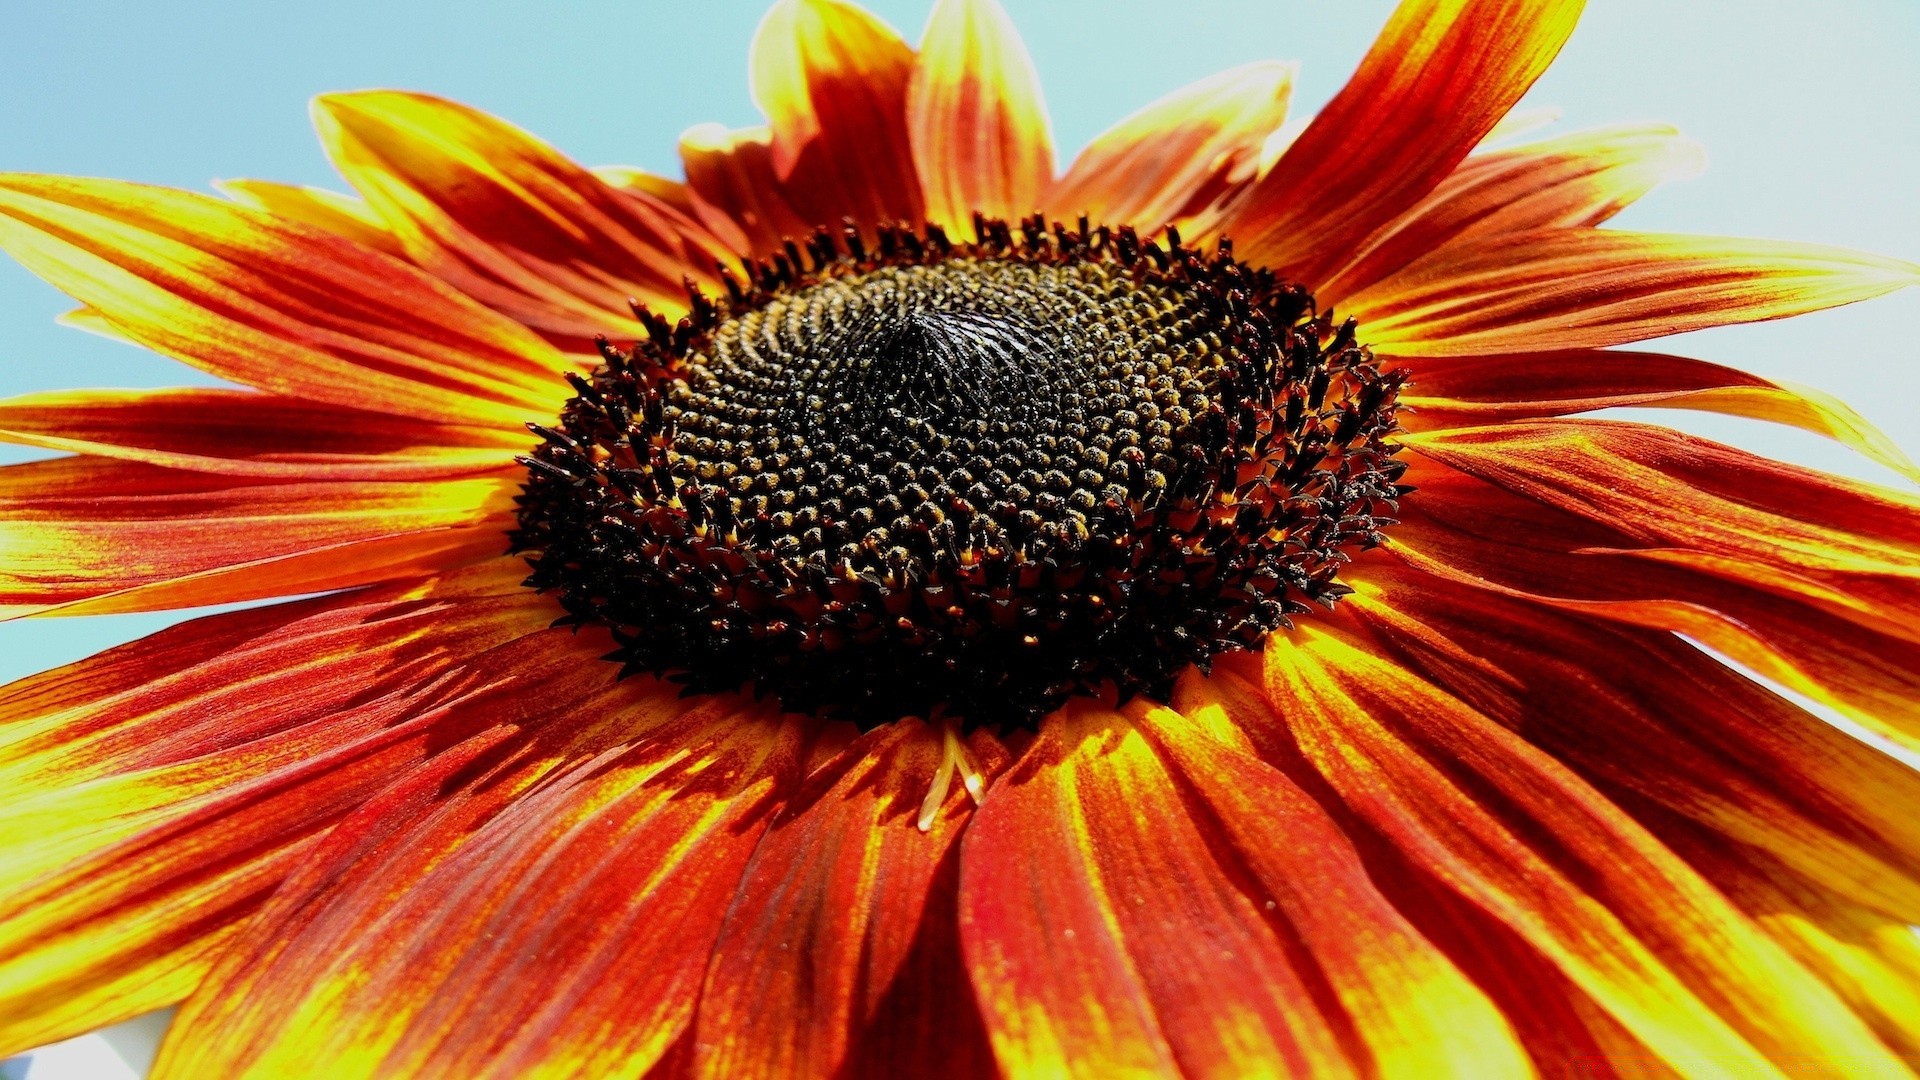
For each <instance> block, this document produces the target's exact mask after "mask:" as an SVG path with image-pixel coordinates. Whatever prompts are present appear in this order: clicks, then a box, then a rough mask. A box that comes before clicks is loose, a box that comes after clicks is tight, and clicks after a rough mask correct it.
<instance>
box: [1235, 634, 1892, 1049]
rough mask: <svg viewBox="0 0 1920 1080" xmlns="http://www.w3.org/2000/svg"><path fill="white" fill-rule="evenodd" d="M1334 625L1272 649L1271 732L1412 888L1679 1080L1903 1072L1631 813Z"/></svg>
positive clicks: (1840, 1006) (1601, 662) (1384, 871)
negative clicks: (1509, 945)
mask: <svg viewBox="0 0 1920 1080" xmlns="http://www.w3.org/2000/svg"><path fill="white" fill-rule="evenodd" d="M1334 621H1335V620H1316V621H1315V622H1314V623H1313V624H1311V625H1306V624H1303V625H1302V627H1301V628H1300V629H1299V630H1298V631H1296V632H1294V633H1293V634H1291V635H1290V636H1289V639H1288V640H1287V641H1285V642H1284V643H1275V644H1273V645H1271V646H1270V647H1269V648H1268V649H1267V651H1266V665H1265V668H1266V679H1265V681H1266V689H1267V692H1268V693H1269V694H1270V695H1271V697H1272V700H1273V704H1274V712H1273V714H1272V716H1271V718H1270V720H1269V723H1268V727H1267V730H1266V732H1265V735H1266V737H1267V738H1268V739H1270V740H1271V741H1272V743H1273V744H1274V746H1275V749H1274V751H1273V752H1275V753H1290V752H1292V750H1291V749H1289V746H1290V745H1291V746H1292V747H1297V752H1298V753H1299V755H1301V757H1302V758H1303V760H1304V761H1305V762H1306V763H1308V764H1310V765H1311V766H1312V767H1313V768H1314V769H1315V770H1316V771H1317V772H1318V773H1319V775H1320V776H1321V777H1323V778H1324V779H1325V782H1326V783H1327V784H1328V785H1329V787H1330V788H1331V790H1332V791H1334V792H1336V793H1337V794H1338V796H1339V797H1340V798H1341V799H1342V800H1343V801H1344V803H1345V804H1346V806H1347V807H1348V808H1349V809H1350V810H1351V812H1352V813H1354V814H1355V815H1357V816H1358V817H1359V818H1360V819H1361V820H1363V821H1364V822H1366V823H1367V824H1368V825H1369V826H1370V827H1371V828H1372V829H1374V830H1377V832H1378V835H1379V836H1380V838H1381V839H1382V840H1383V841H1385V843H1386V845H1389V846H1390V847H1391V849H1392V851H1394V852H1396V853H1397V855H1398V857H1399V858H1403V859H1405V860H1406V867H1407V868H1406V870H1402V871H1399V872H1398V873H1399V874H1407V875H1410V876H1408V877H1406V878H1403V880H1405V881H1407V883H1408V884H1409V885H1415V887H1416V889H1417V890H1418V891H1424V890H1427V889H1435V888H1438V889H1443V890H1446V891H1450V892H1454V893H1456V894H1457V895H1458V896H1460V897H1461V898H1463V899H1465V900H1467V901H1469V902H1470V903H1471V904H1473V905H1475V906H1476V907H1477V908H1479V909H1480V910H1481V911H1484V912H1486V913H1488V914H1490V915H1492V916H1493V917H1494V918H1495V919H1497V920H1499V922H1500V923H1501V924H1503V925H1504V926H1505V927H1506V928H1507V929H1508V930H1509V931H1510V932H1511V933H1512V934H1514V935H1515V936H1516V937H1517V939H1518V940H1519V941H1522V942H1524V943H1525V947H1527V948H1530V949H1532V950H1533V951H1535V952H1536V953H1537V955H1539V956H1541V957H1543V958H1545V959H1547V960H1549V961H1550V962H1551V963H1552V964H1553V965H1554V966H1555V967H1557V968H1558V969H1559V970H1560V971H1562V972H1563V973H1564V974H1565V975H1566V977H1567V978H1568V979H1569V980H1570V981H1571V982H1572V983H1573V984H1574V985H1575V986H1577V987H1578V988H1579V989H1580V991H1582V992H1583V993H1584V994H1585V995H1586V996H1588V997H1589V998H1591V1000H1592V1001H1593V1002H1594V1003H1595V1004H1597V1005H1599V1006H1600V1007H1601V1008H1603V1009H1604V1010H1605V1011H1606V1012H1608V1013H1609V1014H1611V1015H1612V1016H1613V1017H1614V1018H1615V1019H1616V1020H1617V1021H1618V1022H1619V1023H1620V1024H1621V1025H1622V1026H1623V1027H1624V1028H1625V1029H1626V1030H1627V1031H1629V1032H1630V1033H1631V1034H1632V1036H1633V1037H1634V1038H1635V1039H1637V1040H1639V1041H1640V1042H1641V1043H1643V1044H1644V1045H1645V1047H1646V1048H1647V1049H1648V1050H1649V1051H1651V1052H1652V1053H1653V1054H1654V1055H1656V1056H1657V1057H1659V1058H1661V1059H1664V1060H1665V1061H1666V1062H1667V1063H1669V1064H1670V1065H1671V1066H1673V1067H1675V1068H1679V1069H1682V1070H1685V1069H1688V1068H1692V1067H1694V1066H1695V1065H1697V1063H1699V1062H1703V1061H1710V1062H1714V1063H1716V1065H1718V1066H1720V1067H1722V1068H1726V1069H1729V1070H1735V1071H1752V1072H1756V1073H1763V1074H1764V1073H1766V1072H1768V1071H1770V1067H1783V1066H1784V1067H1794V1066H1795V1065H1796V1063H1799V1062H1805V1061H1812V1060H1824V1061H1847V1062H1849V1065H1850V1067H1858V1068H1862V1069H1875V1068H1886V1069H1893V1070H1897V1068H1898V1066H1897V1065H1895V1064H1894V1059H1893V1058H1892V1056H1891V1054H1890V1053H1889V1052H1888V1050H1887V1049H1886V1048H1885V1047H1884V1046H1883V1045H1882V1044H1881V1043H1880V1042H1879V1041H1878V1040H1877V1039H1876V1038H1875V1037H1874V1036H1873V1035H1872V1034H1871V1032H1870V1031H1868V1030H1867V1028H1866V1027H1865V1025H1864V1024H1863V1023H1862V1022H1861V1021H1860V1019H1859V1018H1858V1017H1857V1016H1856V1015H1855V1014H1854V1013H1853V1012H1852V1011H1851V1010H1850V1009H1848V1008H1847V1007H1846V1005H1845V1004H1844V1003H1843V1002H1841V1001H1840V1000H1839V999H1838V997H1837V996H1835V995H1834V994H1833V992H1832V991H1831V990H1830V989H1829V988H1828V987H1827V986H1826V985H1825V984H1824V983H1822V982H1821V981H1819V980H1818V979H1817V978H1815V977H1814V976H1813V975H1812V974H1811V973H1809V972H1808V971H1807V970H1806V969H1804V968H1803V967H1801V966H1800V965H1799V964H1798V963H1796V962H1795V961H1794V960H1793V959H1792V958H1791V957H1790V956H1789V955H1788V954H1787V953H1786V952H1785V951H1784V950H1782V949H1781V948H1780V947H1779V946H1778V945H1777V944H1775V943H1774V942H1773V941H1772V939H1771V938H1769V937H1767V936H1766V935H1765V934H1764V933H1762V932H1761V931H1760V930H1759V929H1758V928H1757V927H1755V926H1754V925H1753V923H1752V922H1751V921H1750V920H1749V919H1747V918H1746V916H1745V915H1743V914H1742V913H1741V912H1740V911H1738V909H1736V908H1735V907H1734V906H1733V905H1732V904H1730V903H1729V902H1728V901H1727V900H1726V898H1725V897H1724V896H1722V895H1721V894H1720V893H1718V892H1717V891H1715V890H1714V889H1713V888H1712V886H1711V885H1709V884H1708V883H1707V882H1706V881H1705V880H1704V879H1702V878H1701V877H1700V876H1699V875H1698V873H1697V872H1695V871H1693V870H1692V869H1690V868H1689V867H1687V866H1686V865H1685V864H1684V863H1683V862H1682V861H1681V860H1680V859H1679V858H1677V857H1676V856H1675V855H1674V854H1673V853H1672V852H1671V851H1670V850H1669V849H1667V848H1666V847H1665V846H1664V845H1662V844H1661V843H1660V842H1659V841H1658V840H1656V839H1655V838H1654V837H1652V836H1650V835H1649V834H1647V833H1646V831H1645V830H1644V829H1643V828H1642V827H1640V826H1639V825H1637V824H1636V823H1635V822H1634V821H1633V820H1632V819H1631V818H1629V817H1628V816H1627V815H1626V814H1625V813H1624V812H1622V811H1621V810H1620V808H1619V807H1618V806H1616V805H1615V804H1613V803H1612V802H1610V801H1608V800H1606V799H1605V798H1604V797H1602V796H1601V795H1600V794H1599V793H1597V792H1596V791H1594V790H1593V789H1592V788H1591V787H1590V786H1589V785H1587V784H1585V783H1584V782H1582V781H1581V780H1580V779H1579V778H1578V777H1576V776H1575V775H1573V774H1572V773H1571V772H1570V771H1569V770H1567V769H1566V768H1565V766H1564V765H1562V764H1561V763H1559V762H1557V761H1555V760H1554V759H1553V758H1552V757H1550V756H1548V755H1547V754H1545V753H1543V752H1541V751H1540V750H1539V749H1538V748H1536V747H1534V746H1532V745H1531V744H1530V743H1528V742H1526V741H1525V740H1524V739H1522V738H1520V737H1518V736H1517V735H1515V734H1514V733H1512V732H1510V731H1508V730H1507V729H1506V728H1504V727H1502V726H1500V725H1498V724H1496V723H1494V722H1493V721H1491V720H1489V719H1488V718H1487V717H1485V716H1484V715H1483V714H1481V713H1479V712H1477V711H1475V710H1473V709H1471V708H1469V707H1468V706H1466V705H1465V704H1464V703H1462V702H1460V701H1459V700H1458V699H1456V698H1454V697H1452V696H1451V695H1448V694H1446V693H1445V692H1443V691H1441V690H1439V689H1438V688H1437V687H1435V686H1434V685H1433V684H1431V683H1429V682H1427V681H1426V680H1424V679H1421V678H1420V677H1419V676H1417V675H1416V674H1414V673H1412V672H1410V671H1408V670H1406V669H1405V668H1404V667H1402V666H1400V665H1398V664H1396V663H1394V662H1392V661H1391V660H1390V659H1388V658H1386V657H1384V656H1382V655H1381V654H1380V653H1379V651H1378V648H1377V646H1376V645H1374V644H1373V643H1371V642H1370V641H1368V640H1366V639H1364V638H1363V637H1358V636H1353V635H1351V634H1349V633H1348V632H1347V631H1346V630H1344V629H1340V628H1338V627H1336V626H1334V625H1332V623H1333V622H1334ZM1590 662H1592V663H1594V664H1595V665H1596V666H1598V667H1599V668H1600V669H1601V670H1605V669H1606V667H1607V665H1608V660H1607V658H1604V657H1595V658H1591V661H1590ZM1283 718H1284V719H1283ZM1382 875H1386V876H1388V877H1392V876H1395V871H1394V870H1393V869H1392V868H1390V867H1386V866H1382V867H1381V868H1380V869H1379V870H1377V871H1376V874H1375V876H1376V877H1380V876H1382ZM1416 883H1417V885H1416ZM1418 891H1416V892H1415V893H1414V894H1413V895H1415V896H1416V897H1417V896H1418Z"/></svg>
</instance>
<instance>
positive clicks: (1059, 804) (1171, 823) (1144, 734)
mask: <svg viewBox="0 0 1920 1080" xmlns="http://www.w3.org/2000/svg"><path fill="white" fill-rule="evenodd" d="M1134 713H1135V717H1136V719H1135V723H1137V724H1138V725H1139V726H1138V727H1137V728H1136V727H1135V726H1134V724H1130V723H1128V722H1127V721H1126V720H1123V719H1122V718H1120V717H1116V716H1114V715H1113V714H1111V713H1110V712H1106V711H1104V710H1101V709H1100V708H1098V707H1097V706H1091V705H1071V706H1069V707H1068V708H1067V709H1066V710H1064V711H1063V712H1062V713H1059V714H1055V715H1054V716H1050V717H1048V719H1047V723H1046V724H1045V725H1043V726H1042V728H1041V732H1040V737H1039V740H1038V741H1037V742H1036V743H1035V745H1034V747H1033V749H1032V751H1031V752H1030V753H1029V754H1028V756H1027V757H1026V758H1025V759H1023V760H1022V761H1021V762H1020V763H1018V764H1017V765H1016V766H1015V768H1014V770H1013V771H1012V772H1011V773H1009V774H1008V775H1007V776H1005V777H1003V778H1002V780H1001V781H1000V783H999V784H997V785H996V786H995V787H994V788H993V790H992V791H990V792H989V793H988V796H987V800H986V804H985V806H984V807H983V808H982V809H981V811H980V813H979V814H978V815H977V816H976V819H975V821H974V824H973V825H972V826H971V827H970V828H969V830H968V834H967V839H966V843H965V848H964V854H963V856H962V859H963V861H962V869H961V934H962V937H963V940H964V942H965V944H966V949H967V957H968V961H969V964H970V966H971V968H972V971H973V976H974V984H975V988H976V991H977V992H978V994H979V998H980V1001H981V1004H982V1006H983V1008H984V1010H985V1012H986V1015H987V1020H988V1026H989V1029H990V1031H991V1032H992V1035H993V1040H994V1046H995V1049H996V1051H997V1052H998V1054H999V1056H1000V1062H1001V1066H1002V1068H1003V1069H1005V1070H1006V1071H1008V1072H1010V1073H1012V1074H1015V1075H1026V1074H1032V1073H1042V1072H1047V1071H1050V1070H1055V1069H1058V1070H1062V1071H1065V1070H1067V1069H1069V1068H1071V1069H1072V1070H1073V1071H1075V1072H1085V1073H1088V1074H1098V1075H1121V1074H1127V1073H1130V1072H1140V1071H1143V1070H1151V1071H1155V1072H1162V1073H1166V1072H1176V1071H1177V1072H1180V1073H1185V1074H1188V1075H1247V1074H1249V1073H1254V1072H1278V1073H1281V1074H1283V1075H1315V1076H1321V1075H1328V1076H1333V1075H1347V1074H1353V1073H1361V1072H1366V1073H1375V1072H1377V1073H1379V1074H1382V1075H1389V1076H1430V1075H1435V1074H1436V1070H1438V1071H1439V1072H1443V1073H1444V1072H1447V1071H1449V1067H1448V1059H1449V1058H1452V1059H1453V1062H1452V1065H1453V1068H1456V1069H1458V1068H1466V1067H1468V1064H1467V1063H1468V1062H1472V1064H1473V1065H1474V1066H1475V1067H1477V1068H1478V1069H1479V1070H1480V1072H1481V1074H1482V1075H1488V1076H1498V1075H1507V1074H1512V1075H1525V1073H1526V1066H1525V1063H1524V1060H1523V1059H1522V1058H1521V1057H1519V1055H1518V1049H1517V1047H1515V1046H1514V1045H1513V1044H1512V1043H1511V1040H1510V1038H1509V1037H1508V1035H1507V1032H1506V1028H1505V1026H1504V1024H1503V1023H1502V1022H1501V1021H1500V1019H1499V1017H1498V1016H1497V1014H1495V1013H1493V1011H1492V1010H1491V1009H1490V1008H1489V1007H1488V1005H1487V1003H1486V1001H1485V999H1484V998H1483V997H1481V996H1480V995H1479V994H1478V993H1477V992H1476V991H1475V990H1474V989H1473V987H1472V986H1471V984H1468V983H1467V982H1466V981H1465V980H1463V979H1462V978H1461V977H1460V976H1459V973H1458V972H1457V971H1456V970H1455V969H1454V968H1453V967H1452V965H1451V964H1449V963H1448V962H1447V961H1446V960H1445V959H1444V958H1443V957H1441V956H1440V955H1439V954H1438V953H1437V952H1436V951H1435V950H1433V949H1432V947H1431V946H1429V945H1427V943H1426V942H1425V941H1423V940H1422V939H1421V938H1420V936H1419V935H1418V934H1417V933H1415V932H1414V931H1413V930H1412V928H1411V927H1409V926H1408V925H1407V924H1406V922H1405V920H1404V919H1402V918H1401V917H1400V916H1399V915H1398V913H1396V912H1395V911H1393V910H1392V909H1391V908H1390V907H1388V906H1387V904H1386V903H1385V902H1384V901H1383V900H1382V899H1381V897H1380V896H1379V894H1378V893H1377V892H1375V891H1374V889H1373V888H1372V886H1371V885H1370V884H1369V882H1368V879H1367V874H1366V872H1365V870H1363V869H1362V867H1361V865H1360V862H1359V859H1358V858H1357V856H1356V854H1355V852H1354V851H1353V849H1352V847H1351V846H1350V844H1349V843H1348V842H1347V841H1346V839H1345V838H1344V837H1343V836H1342V835H1341V832H1340V830H1339V829H1338V828H1337V827H1336V826H1335V825H1334V824H1333V822H1332V821H1331V820H1329V819H1328V818H1327V817H1326V816H1325V814H1324V813H1323V812H1322V811H1321V810H1320V809H1319V807H1318V806H1317V805H1316V804H1315V803H1314V802H1313V801H1312V800H1311V799H1310V798H1308V797H1307V796H1306V795H1305V794H1304V793H1302V792H1301V791H1299V790H1298V789H1296V788H1294V787H1293V786H1292V784H1291V783H1290V782H1289V781H1288V780H1287V779H1286V778H1285V777H1284V776H1282V775H1281V774H1280V773H1278V772H1276V771H1274V770H1272V769H1271V768H1267V767H1265V766H1263V765H1261V764H1260V763H1259V762H1257V761H1255V760H1253V759H1252V758H1251V757H1250V756H1249V755H1247V754H1245V753H1244V752H1241V751H1238V750H1235V749H1232V748H1231V747H1229V746H1227V745H1226V744H1223V743H1219V742H1216V741H1214V740H1212V739H1211V738H1209V737H1207V736H1204V735H1200V734H1198V733H1197V732H1195V731H1194V730H1193V726H1192V723H1191V722H1190V721H1189V720H1188V719H1187V718H1184V717H1180V716H1178V715H1174V714H1171V713H1169V712H1167V711H1166V710H1159V711H1157V712H1151V713H1150V714H1149V712H1148V711H1142V710H1134ZM1282 838H1284V839H1282ZM1349 1040H1351V1042H1350V1041H1349Z"/></svg>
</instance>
